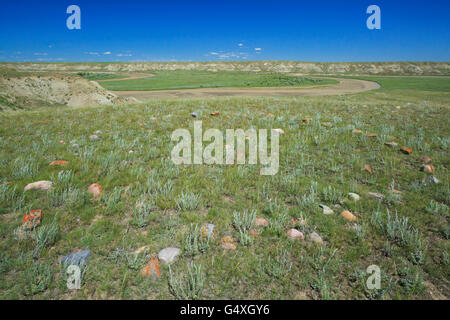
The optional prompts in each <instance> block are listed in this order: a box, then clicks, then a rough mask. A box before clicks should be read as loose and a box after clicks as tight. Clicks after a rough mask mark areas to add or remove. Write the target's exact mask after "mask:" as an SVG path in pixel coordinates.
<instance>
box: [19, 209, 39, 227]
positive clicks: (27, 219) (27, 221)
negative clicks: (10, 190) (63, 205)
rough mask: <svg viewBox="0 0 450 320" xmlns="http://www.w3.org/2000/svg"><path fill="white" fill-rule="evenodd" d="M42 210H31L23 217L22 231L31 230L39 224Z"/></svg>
mask: <svg viewBox="0 0 450 320" xmlns="http://www.w3.org/2000/svg"><path fill="white" fill-rule="evenodd" d="M41 219H42V210H32V211H30V213H29V214H26V215H24V216H23V223H22V226H23V228H24V229H33V228H35V227H37V226H39V225H40V224H41Z"/></svg>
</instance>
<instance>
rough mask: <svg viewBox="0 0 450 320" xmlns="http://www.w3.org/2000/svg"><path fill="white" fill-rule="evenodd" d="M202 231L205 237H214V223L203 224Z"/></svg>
mask: <svg viewBox="0 0 450 320" xmlns="http://www.w3.org/2000/svg"><path fill="white" fill-rule="evenodd" d="M201 231H202V236H203V237H204V238H214V234H215V230H214V225H213V224H212V223H205V224H204V225H203V226H202V229H201Z"/></svg>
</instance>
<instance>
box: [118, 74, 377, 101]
mask: <svg viewBox="0 0 450 320" xmlns="http://www.w3.org/2000/svg"><path fill="white" fill-rule="evenodd" d="M332 79H335V80H338V81H339V83H338V84H333V85H329V86H315V87H303V88H293V87H273V88H199V89H183V90H155V91H112V92H114V93H115V94H117V95H119V96H122V97H134V98H137V99H139V100H145V99H154V98H192V97H194V98H195V97H199V98H201V97H223V96H226V97H251V96H331V95H343V94H352V93H359V92H364V91H369V90H375V89H378V88H380V85H379V84H378V83H376V82H372V81H365V80H357V79H341V78H332Z"/></svg>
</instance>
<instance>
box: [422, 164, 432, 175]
mask: <svg viewBox="0 0 450 320" xmlns="http://www.w3.org/2000/svg"><path fill="white" fill-rule="evenodd" d="M420 171H423V172H427V173H433V172H434V166H432V165H431V164H427V165H424V166H422V167H420Z"/></svg>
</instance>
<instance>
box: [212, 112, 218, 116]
mask: <svg viewBox="0 0 450 320" xmlns="http://www.w3.org/2000/svg"><path fill="white" fill-rule="evenodd" d="M219 114H220V112H219V111H213V112H211V115H212V116H218V115H219Z"/></svg>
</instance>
